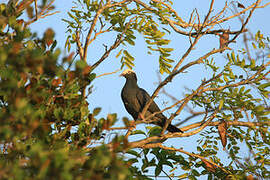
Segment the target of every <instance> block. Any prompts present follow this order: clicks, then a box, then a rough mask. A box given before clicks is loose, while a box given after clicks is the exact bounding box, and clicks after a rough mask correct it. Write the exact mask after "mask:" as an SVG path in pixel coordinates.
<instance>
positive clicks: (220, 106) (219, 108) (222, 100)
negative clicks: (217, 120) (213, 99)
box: [218, 99, 224, 110]
mask: <svg viewBox="0 0 270 180" xmlns="http://www.w3.org/2000/svg"><path fill="white" fill-rule="evenodd" d="M223 105H224V99H221V100H220V101H219V106H218V110H221V109H222V107H223Z"/></svg>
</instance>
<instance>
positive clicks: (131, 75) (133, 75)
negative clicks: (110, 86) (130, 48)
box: [120, 69, 137, 81]
mask: <svg viewBox="0 0 270 180" xmlns="http://www.w3.org/2000/svg"><path fill="white" fill-rule="evenodd" d="M120 76H123V77H125V78H126V79H135V80H136V81H137V76H136V73H135V72H134V71H133V70H132V69H126V70H124V71H123V72H122V73H121V74H120Z"/></svg>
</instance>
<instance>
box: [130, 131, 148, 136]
mask: <svg viewBox="0 0 270 180" xmlns="http://www.w3.org/2000/svg"><path fill="white" fill-rule="evenodd" d="M135 134H143V135H145V132H143V131H142V130H135V131H132V132H131V135H135Z"/></svg>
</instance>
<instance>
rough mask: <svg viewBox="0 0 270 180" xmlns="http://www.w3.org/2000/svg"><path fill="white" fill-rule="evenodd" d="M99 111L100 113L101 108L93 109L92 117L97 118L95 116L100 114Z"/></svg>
mask: <svg viewBox="0 0 270 180" xmlns="http://www.w3.org/2000/svg"><path fill="white" fill-rule="evenodd" d="M100 111H101V108H100V107H97V108H95V109H94V110H93V115H94V116H97V115H98V114H99V113H100Z"/></svg>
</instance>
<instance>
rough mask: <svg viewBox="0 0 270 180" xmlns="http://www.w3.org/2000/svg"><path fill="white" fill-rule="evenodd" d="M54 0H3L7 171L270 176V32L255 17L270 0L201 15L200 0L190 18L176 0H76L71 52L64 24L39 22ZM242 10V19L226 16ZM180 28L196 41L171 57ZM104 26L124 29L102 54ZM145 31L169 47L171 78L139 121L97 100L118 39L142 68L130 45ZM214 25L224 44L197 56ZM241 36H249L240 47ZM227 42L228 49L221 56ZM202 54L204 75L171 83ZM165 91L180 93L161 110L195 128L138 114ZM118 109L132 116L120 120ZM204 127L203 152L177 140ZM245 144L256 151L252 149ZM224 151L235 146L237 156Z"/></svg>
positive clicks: (4, 175)
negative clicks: (59, 27) (96, 52)
mask: <svg viewBox="0 0 270 180" xmlns="http://www.w3.org/2000/svg"><path fill="white" fill-rule="evenodd" d="M53 2H54V0H49V1H41V2H39V1H36V0H22V1H18V0H17V1H10V2H9V3H8V4H1V6H0V14H1V16H0V45H1V46H0V66H1V71H0V108H1V112H0V119H1V124H0V126H1V128H0V135H1V136H0V137H1V140H0V141H1V142H0V143H1V161H0V167H1V170H0V177H1V179H9V178H11V179H33V178H35V179H151V178H153V177H159V176H161V175H162V176H163V175H165V176H166V177H167V178H173V177H177V178H179V179H181V178H186V177H187V178H189V179H199V178H201V177H208V179H255V178H259V179H266V178H269V177H270V172H269V161H270V160H269V156H267V155H268V154H269V143H270V139H269V136H270V134H269V125H270V123H269V85H270V82H269V64H270V62H269V58H270V56H269V41H270V40H269V38H268V37H265V36H264V35H263V34H262V33H261V32H260V31H258V32H257V33H256V34H255V37H253V36H252V35H251V33H250V34H248V32H249V31H248V29H247V24H248V23H249V21H250V18H251V17H252V15H253V13H254V12H255V11H257V10H259V9H260V8H264V7H266V6H267V5H269V4H270V3H263V2H262V0H257V1H255V0H254V1H252V3H250V4H244V5H243V4H241V3H239V2H236V1H234V2H231V3H228V2H224V6H223V7H222V8H221V9H220V11H218V12H216V11H214V5H215V1H214V0H212V1H211V2H210V3H209V9H208V11H207V13H206V14H203V15H199V12H198V11H199V10H198V9H195V10H194V11H193V12H192V13H191V14H190V17H188V18H187V17H181V16H180V15H178V12H176V10H174V8H173V2H172V1H169V0H163V1H159V0H151V1H141V0H123V1H103V0H101V1H90V0H83V1H82V0H77V1H76V3H75V5H74V7H73V8H72V9H71V10H70V11H69V12H68V15H69V17H70V18H69V19H64V21H65V22H66V23H67V32H68V33H69V35H68V36H67V39H66V48H67V49H68V51H69V54H68V55H67V56H65V57H63V58H60V54H61V52H60V50H59V49H56V46H57V42H56V40H55V39H54V31H53V29H48V30H47V31H46V32H45V33H44V35H43V37H42V38H40V37H38V36H37V35H36V34H35V33H33V32H31V30H30V29H29V25H30V24H32V23H35V22H36V21H38V20H39V19H40V18H45V17H46V16H49V15H53V14H55V13H57V12H56V11H53V9H54V7H53ZM230 9H232V12H230V11H229V10H230ZM23 13H26V15H27V16H28V18H26V17H25V16H24V14H23ZM235 18H239V20H240V22H241V24H240V25H241V26H240V27H238V28H237V27H236V28H235V29H233V30H230V29H224V28H222V25H223V24H224V23H226V24H228V25H231V21H232V20H233V19H235ZM185 19H188V20H185ZM85 29H86V32H85ZM171 33H175V34H179V35H181V36H184V37H185V38H187V39H189V41H190V44H189V47H187V48H186V49H185V52H184V53H183V54H182V55H181V57H180V58H178V59H176V58H175V59H172V58H171V54H172V53H173V51H174V49H173V48H171V47H170V40H169V39H168V38H167V37H168V36H170V34H171ZM105 34H110V36H111V37H114V42H113V43H112V44H111V45H110V46H108V45H105V46H104V48H105V49H104V52H102V53H103V54H102V55H101V57H99V58H98V59H97V60H93V58H91V57H90V56H89V55H88V49H89V47H90V46H91V45H92V43H93V42H94V41H95V40H96V38H97V37H100V36H104V35H105ZM137 36H142V37H143V38H144V40H145V42H146V44H147V48H148V52H149V53H153V54H158V63H159V71H160V74H163V77H164V78H163V79H162V78H161V80H160V83H159V84H158V86H157V87H156V90H155V91H154V93H153V94H152V97H151V100H150V101H148V103H147V105H146V106H145V107H144V109H143V111H142V113H141V115H142V117H143V118H142V119H140V120H136V122H135V123H134V122H132V120H130V119H128V118H126V117H123V118H118V117H117V114H116V113H114V114H108V115H107V117H99V116H98V115H99V113H100V111H101V108H99V107H96V108H94V109H89V107H88V105H89V103H88V102H89V99H90V97H89V94H91V92H92V91H91V90H92V88H93V81H94V80H95V79H96V78H97V76H96V74H95V70H96V68H97V67H99V66H100V64H102V63H105V62H106V60H108V59H109V58H108V57H110V56H112V52H114V51H117V52H118V53H117V57H119V58H120V63H119V66H121V68H123V67H129V68H132V67H133V66H134V60H135V58H134V57H133V55H132V53H130V52H129V51H128V47H129V46H134V45H135V44H136V37H137ZM206 36H211V37H218V38H219V42H220V47H219V48H217V47H212V48H213V49H211V50H209V51H207V52H205V53H203V54H201V55H200V56H199V57H198V58H196V59H194V57H191V53H192V52H193V51H194V48H195V47H196V48H199V47H197V45H198V42H199V41H200V40H201V39H202V38H203V37H206ZM240 37H243V39H244V43H243V46H244V48H241V49H239V50H238V49H231V48H230V46H232V43H234V42H235V41H236V40H237V39H239V38H240ZM72 50H75V53H74V52H72ZM219 53H223V54H226V58H223V59H222V62H221V63H220V62H219V61H220V57H218V54H219ZM77 55H78V56H77ZM195 66H199V67H201V68H204V69H205V70H206V71H207V72H208V75H206V74H205V75H201V77H198V79H197V81H198V84H199V86H198V87H197V88H192V89H187V90H186V91H185V95H184V97H181V98H179V97H177V96H176V95H175V94H170V93H168V92H167V91H165V89H164V88H165V87H166V86H167V85H168V84H169V83H171V84H174V83H175V81H176V80H175V79H176V77H181V75H183V74H184V73H186V74H189V73H190V69H191V68H193V67H195ZM209 74H210V75H209ZM103 75H106V74H103ZM160 93H164V94H165V95H167V97H168V98H170V99H171V100H172V101H171V103H170V104H169V105H168V106H167V107H166V108H164V109H163V110H161V112H165V111H168V110H170V111H171V112H173V113H172V114H171V115H170V117H169V121H168V122H167V124H166V126H167V125H168V124H169V123H171V122H172V120H175V119H176V118H177V117H178V116H180V115H181V121H180V123H178V124H177V125H178V126H179V125H182V124H184V123H185V126H182V127H181V130H183V131H184V133H173V134H172V133H167V132H165V129H166V127H164V128H163V129H161V128H160V127H157V126H151V127H148V128H147V129H146V130H141V129H137V128H136V126H134V124H140V123H144V122H146V121H147V119H149V118H150V117H144V113H145V111H146V110H147V108H148V106H149V104H150V103H151V101H153V100H154V98H155V97H156V96H157V95H158V94H160ZM119 101H120V99H119ZM184 110H188V111H187V112H184ZM161 112H160V113H161ZM184 113H185V114H188V116H186V117H185V116H183V114H184ZM119 119H122V121H123V126H120V127H119V126H115V123H116V122H117V121H119ZM191 120H192V121H191ZM123 129H124V130H126V131H125V134H124V135H123V134H122V133H121V132H120V130H123ZM112 132H116V133H115V135H114V136H113V138H112V139H110V138H108V136H107V135H108V134H110V133H112ZM195 135H196V136H195ZM194 136H195V137H196V138H197V149H194V150H192V152H189V151H186V150H185V149H183V148H177V147H176V146H169V145H167V143H166V140H167V139H171V138H177V140H176V141H179V142H181V139H183V138H184V137H187V138H192V137H194ZM135 137H136V138H135ZM221 144H222V146H221ZM243 146H244V148H243ZM222 147H223V150H222ZM243 149H244V150H246V151H247V152H248V153H249V156H248V158H244V155H243V154H241V151H243ZM240 150H241V151H240ZM224 154H226V155H227V156H229V160H228V159H227V160H226V161H227V162H228V161H229V162H228V163H226V162H225V158H224V157H222V156H224ZM180 173H181V174H180Z"/></svg>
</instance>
